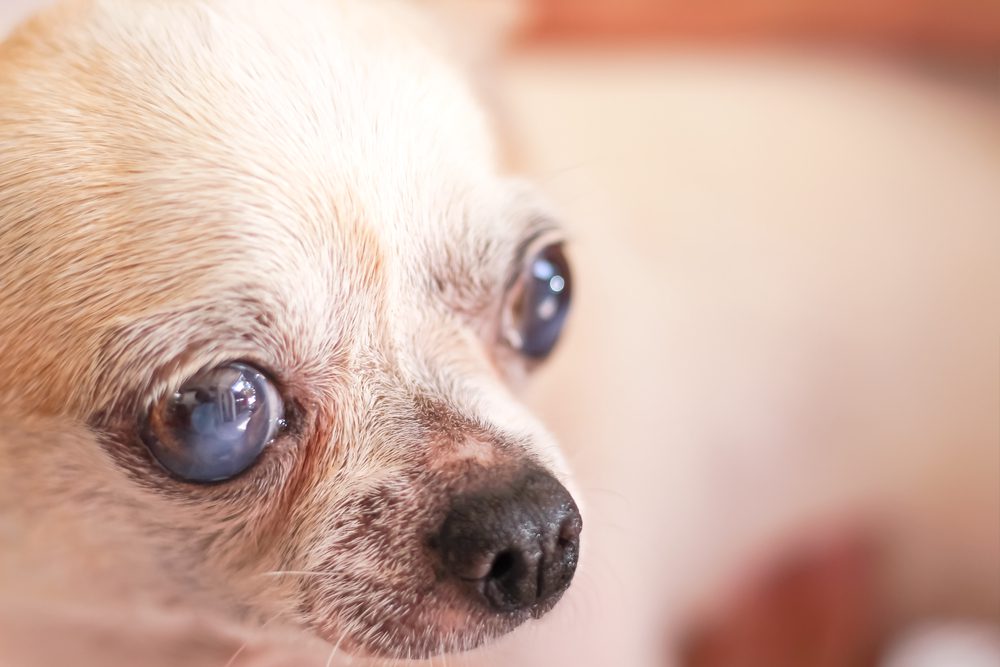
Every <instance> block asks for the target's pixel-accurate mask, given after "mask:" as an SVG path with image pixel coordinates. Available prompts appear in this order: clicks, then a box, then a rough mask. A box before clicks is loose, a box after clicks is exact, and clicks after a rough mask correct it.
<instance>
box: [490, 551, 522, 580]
mask: <svg viewBox="0 0 1000 667" xmlns="http://www.w3.org/2000/svg"><path fill="white" fill-rule="evenodd" d="M516 562H517V558H516V557H515V556H514V553H513V552H512V551H509V550H506V551H501V552H500V553H498V554H497V555H496V558H494V559H493V564H492V565H490V571H489V572H487V573H486V578H487V579H503V578H504V577H506V576H507V575H509V574H510V573H511V572H512V571H513V570H514V565H515V564H516Z"/></svg>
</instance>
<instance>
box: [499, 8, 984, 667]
mask: <svg viewBox="0 0 1000 667" xmlns="http://www.w3.org/2000/svg"><path fill="white" fill-rule="evenodd" d="M521 11H522V14H521V19H520V22H519V23H516V24H515V25H516V28H515V32H514V34H515V36H516V39H515V41H514V46H513V48H512V49H509V50H508V51H507V52H505V54H504V56H503V57H502V58H501V59H500V72H501V77H500V79H501V80H500V81H499V82H498V84H497V87H498V92H497V94H496V97H497V98H498V100H499V101H500V108H501V109H502V110H504V111H505V113H504V114H502V115H501V122H502V123H503V127H504V129H505V130H507V134H508V135H509V136H510V137H512V140H513V145H514V147H515V150H514V151H513V153H514V154H513V159H514V162H515V164H516V165H517V166H518V168H519V169H520V170H525V171H527V172H528V173H529V174H530V175H531V176H532V177H533V178H535V179H536V180H537V181H539V182H540V183H541V184H542V187H543V188H544V190H545V191H546V192H547V193H548V194H549V195H550V196H552V198H553V199H554V200H555V201H556V204H557V206H558V207H559V208H560V209H561V211H562V212H563V214H564V217H565V219H566V221H567V223H568V224H569V226H570V228H571V230H572V231H573V236H574V238H573V240H574V243H573V258H574V260H575V267H576V270H577V287H576V292H575V295H576V298H577V302H576V306H575V307H576V310H575V312H574V319H573V322H572V324H571V326H570V327H569V333H568V334H567V338H566V341H565V346H564V347H563V349H562V350H561V352H560V353H559V354H558V355H557V358H556V359H555V361H554V362H553V363H552V365H551V367H549V368H547V369H545V370H544V371H543V374H542V376H541V379H540V382H539V384H538V386H536V390H535V393H534V396H533V399H534V400H535V401H536V402H537V404H538V405H539V406H540V409H541V410H542V412H543V413H544V414H545V416H546V418H547V419H548V421H549V423H550V424H551V425H552V426H553V428H554V430H555V431H556V432H557V435H559V437H560V439H561V441H562V442H563V445H564V447H566V448H567V449H568V450H569V451H570V454H571V456H572V458H573V463H574V466H575V470H576V472H577V474H578V484H579V486H580V487H581V489H582V491H583V495H584V496H585V498H586V500H587V504H588V510H589V513H588V521H589V523H588V531H590V534H589V537H590V545H589V546H590V548H591V551H590V554H591V560H590V562H589V563H586V564H585V574H584V579H582V580H581V581H582V582H583V585H582V586H581V587H580V589H579V590H577V591H576V594H577V596H576V597H575V598H574V603H572V604H573V606H570V607H569V608H568V609H566V610H564V613H563V615H562V616H561V617H560V620H561V621H562V622H563V623H565V628H564V631H565V633H566V636H567V637H568V639H567V640H566V641H565V642H564V643H562V644H560V645H559V646H558V648H556V649H554V650H553V651H552V652H550V653H548V655H547V656H546V658H547V659H548V662H546V661H545V660H544V659H540V658H538V657H537V655H538V654H537V652H533V653H531V655H530V656H529V655H516V656H515V654H514V653H512V654H511V658H510V659H511V660H512V662H509V663H508V664H539V665H541V664H595V665H596V664H634V665H645V664H687V665H750V666H756V665H761V666H765V665H766V666H768V667H777V666H780V665H798V666H810V665H830V666H833V665H876V664H882V665H892V666H898V665H915V666H923V665H927V666H930V665H940V666H942V667H943V666H945V665H956V666H957V665H963V666H965V665H968V666H969V667H974V666H977V665H984V666H985V665H996V664H1000V635H998V633H1000V3H996V2H978V1H971V2H969V1H965V0H955V1H947V0H944V1H937V0H909V1H907V0H899V1H895V0H888V1H882V2H870V1H868V2H855V1H853V0H830V1H824V0H814V1H811V2H801V1H792V0H709V1H703V2H692V1H691V0H617V1H614V0H534V1H531V2H524V3H522V4H521ZM611 610H614V611H611ZM598 618H599V619H601V620H600V621H596V620H593V619H598ZM555 622H558V621H554V623H555ZM612 636H613V637H614V638H615V639H614V640H612V639H611V637H612ZM630 649H631V650H633V652H632V653H628V651H629V650H630ZM514 650H515V649H512V651H514ZM602 651H603V654H602ZM623 655H627V657H623ZM570 656H571V657H570ZM535 660H537V662H535ZM519 661H523V662H519Z"/></svg>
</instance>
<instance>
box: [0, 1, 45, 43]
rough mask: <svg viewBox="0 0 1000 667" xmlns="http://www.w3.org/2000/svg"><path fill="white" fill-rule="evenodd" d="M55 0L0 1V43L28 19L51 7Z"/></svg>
mask: <svg viewBox="0 0 1000 667" xmlns="http://www.w3.org/2000/svg"><path fill="white" fill-rule="evenodd" d="M52 2H53V0H0V41H3V40H4V39H6V38H7V35H8V34H10V31H11V30H13V29H14V27H15V26H17V25H18V24H19V23H21V22H22V21H24V20H25V19H26V18H28V17H29V16H31V15H32V14H34V13H35V12H37V11H38V10H40V9H42V8H43V7H47V6H48V5H51V4H52Z"/></svg>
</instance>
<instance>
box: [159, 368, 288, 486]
mask: <svg viewBox="0 0 1000 667" xmlns="http://www.w3.org/2000/svg"><path fill="white" fill-rule="evenodd" d="M282 416H283V406H282V401H281V396H280V395H279V394H278V392H277V391H276V390H275V388H274V386H273V385H272V384H271V382H270V380H268V379H267V377H265V376H264V375H263V374H262V373H261V372H260V371H258V370H256V369H254V368H252V367H251V366H248V365H246V364H239V363H234V364H228V365H225V366H220V367H218V368H215V369H212V370H210V371H207V372H205V373H202V374H201V375H198V376H196V377H194V378H192V379H191V380H189V381H188V382H187V383H185V385H184V386H183V387H181V389H180V390H179V391H178V392H176V393H175V394H173V395H172V396H171V397H170V398H168V399H167V400H165V401H163V403H161V404H160V405H158V406H156V407H155V408H154V409H153V411H152V412H151V414H150V418H149V420H148V423H147V427H146V430H145V433H144V439H145V441H146V444H147V446H148V447H149V449H150V451H151V452H152V453H153V455H154V456H155V457H156V459H157V460H158V461H159V462H160V463H161V464H162V465H163V466H164V467H165V468H167V469H168V470H169V471H171V472H172V473H174V474H175V475H177V476H178V477H181V478H183V479H186V480H189V481H194V482H214V481H221V480H224V479H229V478H231V477H234V476H236V475H238V474H239V473H241V472H243V471H244V470H246V469H247V468H248V467H250V465H252V464H253V463H254V461H256V460H257V458H258V457H259V456H260V454H261V453H262V452H263V450H264V448H265V447H266V446H267V445H268V444H269V443H270V442H271V441H272V440H273V439H274V437H275V435H276V434H277V431H278V429H279V427H280V426H281V423H282V421H281V420H282Z"/></svg>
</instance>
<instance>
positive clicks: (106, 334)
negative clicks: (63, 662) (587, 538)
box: [0, 0, 583, 658]
mask: <svg viewBox="0 0 1000 667" xmlns="http://www.w3.org/2000/svg"><path fill="white" fill-rule="evenodd" d="M446 44H447V40H445V39H444V38H443V37H441V36H440V34H439V33H438V32H436V29H435V27H434V25H433V22H431V21H429V20H427V19H426V18H425V17H424V16H423V15H422V14H421V13H420V12H419V11H418V10H417V9H415V8H413V7H411V6H408V5H407V4H405V3H400V2H394V1H392V0H323V1H318V0H292V1H291V2H284V3H273V2H267V1H265V0H250V1H247V0H175V1H172V2H166V1H162V0H140V1H136V0H82V1H77V2H68V3H65V4H63V5H60V6H58V7H56V8H54V9H51V10H47V11H45V12H43V13H42V14H40V15H38V16H37V17H36V18H34V19H32V20H31V21H29V22H28V23H27V24H25V25H23V26H22V27H21V28H19V29H18V30H17V31H16V32H15V33H14V34H13V35H12V36H11V37H10V38H9V39H8V40H7V41H6V42H5V43H4V44H3V46H2V47H0V284H2V285H3V289H2V290H0V378H2V380H0V404H2V405H3V415H4V424H5V428H4V433H3V434H2V435H0V459H2V461H3V464H2V465H0V533H2V534H3V537H4V540H5V541H7V542H8V543H10V544H16V545H17V546H16V547H15V548H14V549H12V550H10V551H9V552H8V553H7V554H5V555H4V566H3V567H2V569H0V591H5V592H4V593H2V594H0V598H3V600H2V602H0V606H2V607H6V611H8V612H9V610H10V609H14V610H16V609H17V608H18V607H17V605H18V604H19V601H25V600H31V601H32V604H34V605H38V604H45V603H47V602H52V603H53V604H55V602H56V601H65V600H71V601H72V600H76V601H87V604H90V601H92V600H96V599H108V598H111V599H113V600H114V601H115V602H116V604H118V605H121V606H124V607H125V608H129V606H130V605H132V606H135V607H137V608H138V607H139V606H142V605H146V606H149V605H152V606H154V607H155V606H157V605H158V606H161V607H163V608H171V609H178V608H179V609H198V610H200V613H206V614H208V613H211V614H216V615H218V616H219V617H220V618H226V619H231V620H232V621H234V622H237V623H240V624H246V625H247V626H250V627H261V626H264V625H273V626H279V625H280V626H283V627H290V628H296V629H299V628H301V629H304V630H307V631H308V632H309V633H311V634H312V635H314V636H316V637H318V638H320V639H322V640H323V641H325V642H327V643H328V644H329V645H332V646H334V647H335V648H336V649H337V650H340V651H343V652H346V653H349V654H353V655H358V656H375V657H396V658H420V657H428V656H432V655H435V654H439V653H442V652H452V651H461V650H466V649H470V648H472V647H475V646H478V645H480V644H482V643H484V642H486V641H487V640H489V639H491V638H495V637H498V636H500V635H502V634H504V633H507V632H509V631H511V630H513V629H514V628H516V627H517V626H519V625H520V624H522V623H523V622H524V621H526V620H528V619H531V618H538V617H541V616H542V615H543V614H545V613H546V612H547V611H548V610H550V609H551V608H552V607H553V606H554V605H555V604H556V603H557V601H558V600H559V599H560V597H561V595H562V594H563V592H564V591H565V590H566V589H567V587H568V586H569V585H570V583H571V580H572V578H573V575H574V572H575V569H576V566H577V562H578V559H579V557H580V551H581V546H580V536H581V531H582V526H583V519H582V518H581V513H580V510H579V508H578V506H577V503H576V500H575V499H574V494H573V493H571V492H570V491H569V490H568V488H567V487H568V486H571V484H570V482H569V481H568V480H569V471H568V469H567V466H566V463H565V461H564V459H563V457H562V455H561V454H560V451H559V449H558V447H557V445H556V443H555V442H554V440H553V438H552V437H551V436H550V435H549V434H548V433H547V432H546V431H545V429H544V427H543V426H542V425H541V424H540V423H538V421H537V420H536V419H535V418H534V417H533V416H532V415H531V414H530V413H529V412H528V411H527V409H526V408H525V407H524V406H523V405H522V404H521V403H520V402H519V401H518V399H517V398H516V392H517V389H518V388H519V387H520V386H521V385H522V384H523V383H524V382H525V381H527V380H528V379H529V377H530V375H531V374H532V372H533V371H534V370H535V369H536V368H537V367H538V366H539V365H541V364H542V363H543V362H544V361H545V360H546V358H547V357H548V356H549V355H550V353H551V352H552V351H553V350H554V348H555V347H556V346H557V343H558V339H559V337H560V333H561V331H562V329H563V326H564V323H565V321H566V319H567V315H568V309H569V304H570V300H571V293H572V282H571V275H570V267H569V262H568V260H567V258H566V251H565V249H564V233H563V231H562V228H561V226H560V224H559V223H558V221H557V220H556V218H555V217H554V216H553V214H552V213H551V212H550V211H549V210H548V208H547V206H546V204H545V203H544V202H543V201H542V200H541V198H540V197H539V196H538V195H537V194H536V193H535V192H534V191H533V190H532V189H531V187H530V186H528V185H526V184H524V183H522V182H520V181H518V180H516V179H514V178H511V177H508V176H505V175H504V174H503V173H502V172H501V168H500V167H499V165H498V159H497V152H498V151H497V148H496V146H495V144H494V140H493V139H492V138H491V127H490V121H489V119H488V117H487V116H486V114H485V113H484V112H483V110H482V109H481V108H480V106H479V104H478V102H477V101H476V99H475V96H474V95H473V94H472V93H471V92H470V85H469V83H468V82H467V81H466V79H465V76H464V74H463V72H462V70H461V68H460V66H456V65H454V64H452V63H453V62H454V59H453V57H452V55H453V54H451V53H450V52H449V47H448V46H446ZM96 613H97V612H96V611H95V612H94V614H95V615H96ZM11 617H21V616H20V615H19V614H17V613H16V612H14V613H11Z"/></svg>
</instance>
